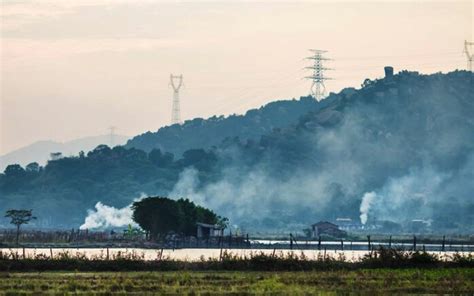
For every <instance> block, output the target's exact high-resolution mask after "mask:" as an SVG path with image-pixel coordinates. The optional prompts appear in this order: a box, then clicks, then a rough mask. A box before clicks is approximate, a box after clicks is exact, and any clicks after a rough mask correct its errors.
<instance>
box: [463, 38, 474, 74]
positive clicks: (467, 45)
mask: <svg viewBox="0 0 474 296" xmlns="http://www.w3.org/2000/svg"><path fill="white" fill-rule="evenodd" d="M473 45H474V42H469V41H467V40H464V51H463V53H465V54H466V58H467V70H468V71H471V72H472V60H474V53H472V52H471V51H470V49H471V46H473Z"/></svg>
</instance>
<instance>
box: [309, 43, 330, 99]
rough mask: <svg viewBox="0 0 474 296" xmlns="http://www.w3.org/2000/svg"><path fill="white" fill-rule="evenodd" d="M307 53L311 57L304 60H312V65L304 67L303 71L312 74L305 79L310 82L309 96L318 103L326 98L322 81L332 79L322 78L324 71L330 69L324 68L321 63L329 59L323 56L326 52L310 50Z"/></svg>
mask: <svg viewBox="0 0 474 296" xmlns="http://www.w3.org/2000/svg"><path fill="white" fill-rule="evenodd" d="M309 51H310V52H311V53H312V55H311V56H309V57H307V58H306V59H307V60H312V61H313V63H312V65H311V66H308V67H305V69H310V70H313V73H312V75H311V76H307V77H305V78H306V79H310V80H311V81H312V84H311V88H310V95H311V96H312V97H313V98H315V99H316V100H318V101H320V100H321V99H323V98H324V97H325V96H326V86H325V85H324V81H326V80H330V79H332V78H329V77H326V76H324V71H326V70H332V69H330V68H326V67H324V65H323V62H324V61H329V60H331V59H328V58H326V57H324V56H323V55H324V54H325V53H326V52H327V51H326V50H319V49H310V50H309Z"/></svg>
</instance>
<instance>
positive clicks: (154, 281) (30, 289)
mask: <svg viewBox="0 0 474 296" xmlns="http://www.w3.org/2000/svg"><path fill="white" fill-rule="evenodd" d="M347 292H355V293H363V294H383V293H399V294H406V293H429V294H447V293H449V294H452V293H455V294H472V293H474V269H472V268H463V269H455V268H452V269H396V270H390V269H370V270H367V269H361V270H357V271H347V270H346V271H344V270H339V271H323V272H315V271H313V272H231V271H220V272H186V271H180V272H126V273H122V272H117V273H110V272H104V273H97V272H93V273H75V272H66V273H64V272H47V273H3V274H0V295H48V294H49V295H51V294H59V295H64V294H84V295H86V294H87V295H89V294H95V295H111V294H118V295H120V294H121V295H133V294H134V295H144V294H167V295H169V294H171V295H215V294H226V295H245V294H291V295H304V294H334V293H336V294H339V293H347Z"/></svg>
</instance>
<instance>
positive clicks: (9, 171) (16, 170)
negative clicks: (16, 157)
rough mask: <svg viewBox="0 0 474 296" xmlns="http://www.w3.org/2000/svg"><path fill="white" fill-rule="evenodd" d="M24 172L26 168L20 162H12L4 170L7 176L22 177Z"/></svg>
mask: <svg viewBox="0 0 474 296" xmlns="http://www.w3.org/2000/svg"><path fill="white" fill-rule="evenodd" d="M24 173H25V170H24V169H23V168H22V167H21V166H20V165H19V164H11V165H9V166H7V167H6V168H5V171H4V174H5V175H6V176H7V177H21V176H22V175H23V174H24Z"/></svg>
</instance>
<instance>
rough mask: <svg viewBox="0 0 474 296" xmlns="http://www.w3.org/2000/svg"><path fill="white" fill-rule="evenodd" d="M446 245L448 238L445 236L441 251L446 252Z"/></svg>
mask: <svg viewBox="0 0 474 296" xmlns="http://www.w3.org/2000/svg"><path fill="white" fill-rule="evenodd" d="M445 245H446V236H444V235H443V243H442V244H441V251H443V252H444V247H445Z"/></svg>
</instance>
